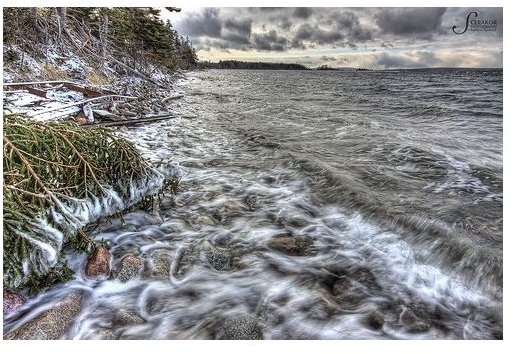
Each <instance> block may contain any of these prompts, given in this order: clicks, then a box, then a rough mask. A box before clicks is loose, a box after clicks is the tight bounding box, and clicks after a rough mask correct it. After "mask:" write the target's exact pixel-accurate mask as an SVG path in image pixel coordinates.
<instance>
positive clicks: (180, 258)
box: [172, 246, 198, 278]
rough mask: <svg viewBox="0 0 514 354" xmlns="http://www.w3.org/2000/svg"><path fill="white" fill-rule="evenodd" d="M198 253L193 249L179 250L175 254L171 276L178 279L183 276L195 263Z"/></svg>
mask: <svg viewBox="0 0 514 354" xmlns="http://www.w3.org/2000/svg"><path fill="white" fill-rule="evenodd" d="M197 254H198V252H197V251H195V249H194V247H191V246H189V247H187V248H181V249H179V251H178V252H177V258H176V261H175V267H173V270H172V274H173V276H174V277H177V278H180V277H182V276H184V275H185V274H186V273H187V272H188V271H189V269H191V267H192V266H193V264H194V263H195V260H196V258H197Z"/></svg>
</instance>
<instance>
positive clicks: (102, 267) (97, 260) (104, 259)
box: [86, 247, 111, 277]
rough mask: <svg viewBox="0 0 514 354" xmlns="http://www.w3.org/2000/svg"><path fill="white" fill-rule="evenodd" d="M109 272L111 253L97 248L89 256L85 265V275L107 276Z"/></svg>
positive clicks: (102, 248) (105, 249)
mask: <svg viewBox="0 0 514 354" xmlns="http://www.w3.org/2000/svg"><path fill="white" fill-rule="evenodd" d="M110 271H111V252H109V250H108V249H107V248H104V247H98V248H96V249H95V250H94V251H93V253H91V255H90V256H89V258H88V260H87V264H86V275H87V276H88V277H98V276H102V275H109V273H110Z"/></svg>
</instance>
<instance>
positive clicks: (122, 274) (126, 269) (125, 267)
mask: <svg viewBox="0 0 514 354" xmlns="http://www.w3.org/2000/svg"><path fill="white" fill-rule="evenodd" d="M143 268H144V262H143V259H142V258H141V257H139V256H135V255H133V254H129V255H127V256H125V257H123V259H122V260H121V262H120V265H119V266H118V271H117V273H116V278H118V279H119V280H120V281H122V282H127V281H129V280H130V279H133V278H136V277H138V276H139V274H141V271H142V270H143Z"/></svg>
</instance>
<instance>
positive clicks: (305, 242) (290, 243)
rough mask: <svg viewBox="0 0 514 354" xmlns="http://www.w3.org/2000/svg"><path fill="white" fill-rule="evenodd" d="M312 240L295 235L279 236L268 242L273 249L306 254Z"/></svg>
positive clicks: (291, 253)
mask: <svg viewBox="0 0 514 354" xmlns="http://www.w3.org/2000/svg"><path fill="white" fill-rule="evenodd" d="M311 244H312V241H311V240H309V239H305V238H299V237H293V236H278V237H274V238H272V239H271V240H269V241H268V242H267V246H268V247H269V248H271V249H273V250H276V251H279V252H282V253H286V254H288V255H291V256H305V255H307V254H308V247H309V246H310V245H311Z"/></svg>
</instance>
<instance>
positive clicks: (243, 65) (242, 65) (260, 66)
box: [198, 60, 309, 70]
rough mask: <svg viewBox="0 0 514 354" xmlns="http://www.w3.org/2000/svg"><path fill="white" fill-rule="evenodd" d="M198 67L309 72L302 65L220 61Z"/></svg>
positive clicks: (205, 63) (200, 64)
mask: <svg viewBox="0 0 514 354" xmlns="http://www.w3.org/2000/svg"><path fill="white" fill-rule="evenodd" d="M198 67H199V68H205V69H253V70H309V68H308V67H306V66H304V65H301V64H289V63H262V62H249V61H239V60H220V61H219V62H217V63H212V62H208V61H207V62H206V61H201V62H199V63H198Z"/></svg>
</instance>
